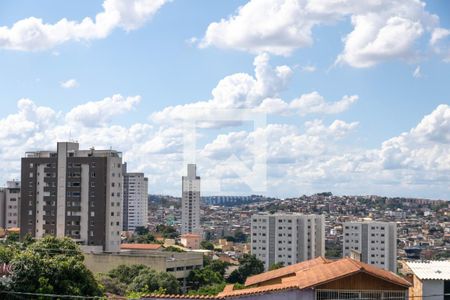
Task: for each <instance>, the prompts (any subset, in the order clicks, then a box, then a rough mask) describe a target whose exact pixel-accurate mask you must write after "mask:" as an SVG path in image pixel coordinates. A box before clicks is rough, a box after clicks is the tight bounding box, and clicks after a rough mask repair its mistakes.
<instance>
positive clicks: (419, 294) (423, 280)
mask: <svg viewBox="0 0 450 300" xmlns="http://www.w3.org/2000/svg"><path fill="white" fill-rule="evenodd" d="M406 265H407V268H408V269H409V270H408V271H407V273H409V275H410V276H411V277H412V282H413V287H411V288H410V295H411V297H414V299H419V300H422V299H426V300H444V299H445V300H447V299H450V261H428V262H408V263H406Z"/></svg>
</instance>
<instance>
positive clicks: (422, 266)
mask: <svg viewBox="0 0 450 300" xmlns="http://www.w3.org/2000/svg"><path fill="white" fill-rule="evenodd" d="M407 265H408V267H409V268H410V269H411V271H412V272H413V273H414V274H415V275H416V276H417V277H418V278H419V279H421V280H423V279H425V280H450V261H448V260H447V261H437V260H434V261H427V262H408V263H407Z"/></svg>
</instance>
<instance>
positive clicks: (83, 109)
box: [65, 95, 141, 127]
mask: <svg viewBox="0 0 450 300" xmlns="http://www.w3.org/2000/svg"><path fill="white" fill-rule="evenodd" d="M140 101H141V97H140V96H134V97H126V98H125V97H123V96H122V95H113V96H112V97H107V98H105V99H103V100H100V101H91V102H87V103H85V104H82V105H79V106H76V107H74V108H73V109H72V110H70V111H69V112H68V113H67V114H66V117H65V118H66V121H67V122H69V123H80V124H83V125H84V126H86V127H90V126H96V125H98V124H105V123H107V122H109V121H111V120H112V118H113V117H115V116H117V115H120V114H124V113H127V112H129V111H131V110H133V109H135V108H136V106H137V105H138V104H139V102H140Z"/></svg>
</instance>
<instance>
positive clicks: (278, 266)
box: [269, 262, 284, 271]
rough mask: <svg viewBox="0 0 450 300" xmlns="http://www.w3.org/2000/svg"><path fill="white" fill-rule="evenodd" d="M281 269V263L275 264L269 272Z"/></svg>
mask: <svg viewBox="0 0 450 300" xmlns="http://www.w3.org/2000/svg"><path fill="white" fill-rule="evenodd" d="M282 267H284V264H283V263H282V262H277V263H274V264H272V265H271V266H270V267H269V271H273V270H276V269H279V268H282Z"/></svg>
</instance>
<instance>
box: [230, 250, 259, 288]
mask: <svg viewBox="0 0 450 300" xmlns="http://www.w3.org/2000/svg"><path fill="white" fill-rule="evenodd" d="M262 272H264V263H263V262H262V261H260V260H259V259H257V258H256V256H255V255H250V254H244V256H243V257H241V258H240V259H239V268H237V269H236V270H234V271H233V272H231V274H230V276H229V277H228V282H230V283H244V282H245V280H246V279H247V277H249V276H252V275H256V274H260V273H262Z"/></svg>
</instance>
